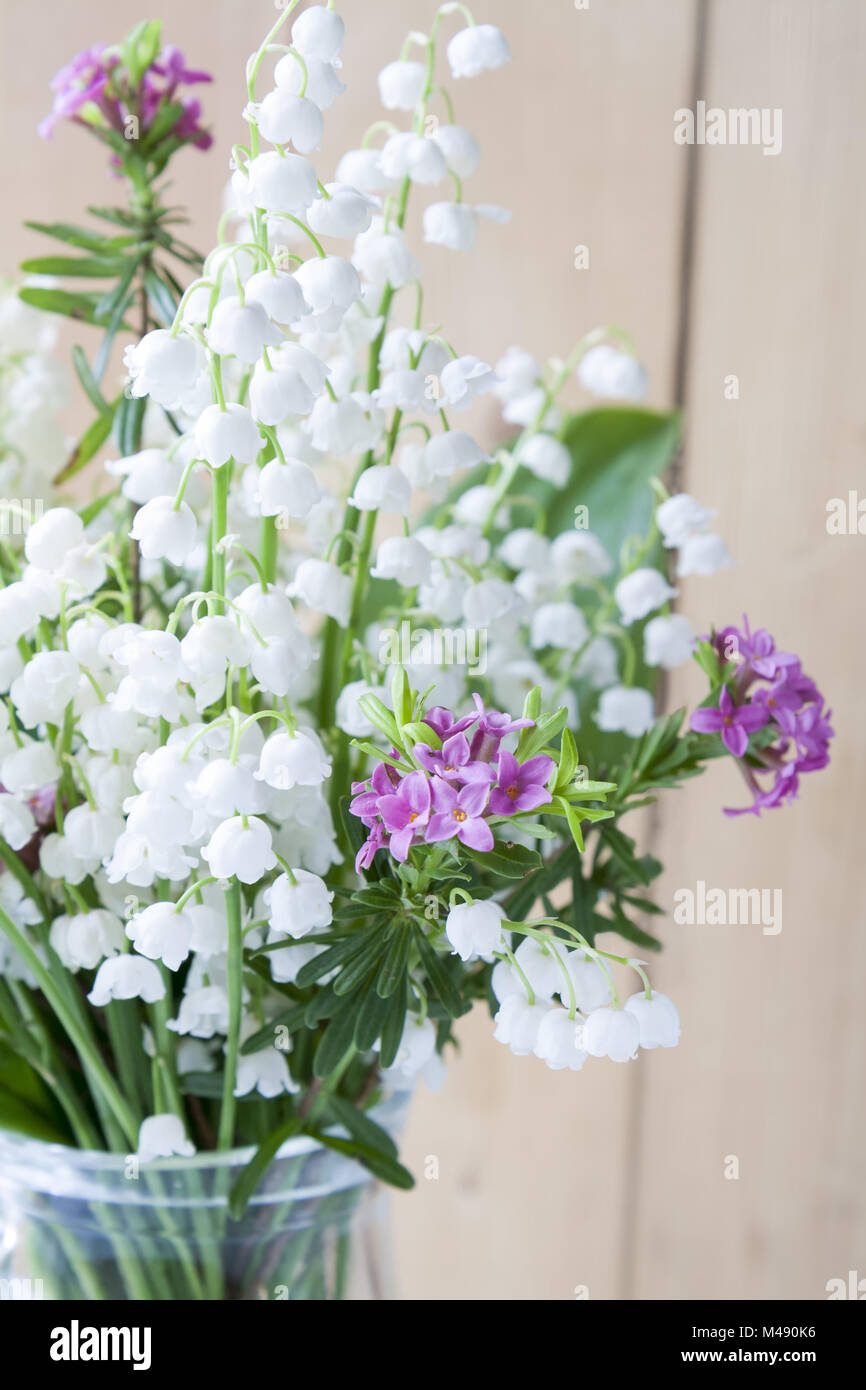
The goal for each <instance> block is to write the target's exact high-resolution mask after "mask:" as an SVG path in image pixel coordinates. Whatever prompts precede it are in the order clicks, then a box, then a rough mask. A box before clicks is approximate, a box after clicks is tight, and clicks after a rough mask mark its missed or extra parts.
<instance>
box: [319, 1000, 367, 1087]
mask: <svg viewBox="0 0 866 1390" xmlns="http://www.w3.org/2000/svg"><path fill="white" fill-rule="evenodd" d="M357 1008H358V1002H357V1000H356V999H353V998H352V997H351V996H350V997H349V998H347V999H343V1000H342V1001H341V1006H340V1010H339V1012H338V1013H334V1014H333V1015H332V1017H331V1021H330V1023H329V1024H328V1026H327V1028H326V1029H325V1031H324V1033H323V1034H322V1037H321V1039H320V1041H319V1045H318V1047H317V1048H316V1055H315V1057H314V1058H313V1075H314V1076H318V1077H319V1078H320V1079H321V1080H324V1078H325V1077H327V1076H330V1075H331V1072H332V1071H334V1070H335V1069H336V1068H337V1067H338V1066H339V1065H340V1063H341V1062H342V1060H343V1058H344V1057H345V1055H346V1053H347V1052H348V1050H349V1048H350V1047H351V1046H352V1042H353V1039H354V1034H355V1023H356V1021H357V1012H356V1011H357Z"/></svg>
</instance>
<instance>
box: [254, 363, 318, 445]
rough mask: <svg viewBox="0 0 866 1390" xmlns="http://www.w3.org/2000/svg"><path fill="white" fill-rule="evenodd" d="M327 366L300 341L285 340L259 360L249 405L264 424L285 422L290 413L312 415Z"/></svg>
mask: <svg viewBox="0 0 866 1390" xmlns="http://www.w3.org/2000/svg"><path fill="white" fill-rule="evenodd" d="M328 370H329V369H328V367H327V366H326V365H325V363H324V362H322V361H321V360H320V358H318V357H316V356H315V355H314V353H312V352H308V351H307V349H306V348H303V347H301V346H300V344H298V343H284V344H283V346H282V347H280V348H278V349H277V350H276V352H274V353H272V354H271V358H270V367H268V366H267V365H266V364H265V363H264V362H259V363H258V364H257V366H256V367H255V369H254V371H253V375H252V379H251V381H250V406H251V408H252V412H253V414H254V415H255V417H256V419H257V420H261V422H262V424H263V425H279V424H282V422H283V420H285V418H286V416H287V415H309V413H310V411H311V410H312V408H313V403H314V401H315V399H316V397H317V396H318V394H319V392H320V391H321V389H322V387H323V386H324V384H325V378H326V377H327V375H328Z"/></svg>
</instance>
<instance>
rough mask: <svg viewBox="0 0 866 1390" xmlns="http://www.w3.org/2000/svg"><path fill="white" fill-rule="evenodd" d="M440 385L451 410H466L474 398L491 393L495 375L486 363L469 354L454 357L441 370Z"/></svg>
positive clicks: (494, 383)
mask: <svg viewBox="0 0 866 1390" xmlns="http://www.w3.org/2000/svg"><path fill="white" fill-rule="evenodd" d="M440 383H441V386H442V391H443V393H444V395H445V399H446V400H447V402H448V404H449V405H450V406H451V408H452V409H453V410H467V409H468V407H469V406H470V405H471V404H472V402H473V400H474V399H475V397H476V396H480V395H482V394H483V393H484V392H485V391H492V390H493V387H494V386H495V385H496V373H495V372H494V370H493V368H492V367H491V366H490V365H489V364H488V363H487V362H482V361H481V359H480V358H479V357H473V356H472V355H471V354H470V355H467V356H465V357H455V358H454V360H453V361H451V362H449V363H448V365H447V366H445V367H443V368H442V372H441V375H440Z"/></svg>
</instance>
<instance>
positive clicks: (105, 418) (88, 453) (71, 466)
mask: <svg viewBox="0 0 866 1390" xmlns="http://www.w3.org/2000/svg"><path fill="white" fill-rule="evenodd" d="M115 408H116V406H115V407H114V408H111V407H110V408H109V409H108V410H107V411H106V412H105V414H103V415H97V417H96V419H95V420H93V421H92V423H91V424H90V425H88V427H87V429H86V430H85V431H84V434H83V435H82V436H81V438H80V439H79V441H78V443H77V444H76V446H75V448H74V449H73V451H72V454H71V455H70V457H69V458H68V459H67V461H66V463H65V464H64V466H63V468H62V469H61V470H60V472H59V473H58V474H57V477H56V478H55V479H54V482H55V483H56V484H57V485H60V484H61V483H65V482H68V481H69V479H70V478H73V477H74V476H75V474H76V473H79V472H80V471H81V469H82V468H83V467H84V465H85V464H87V463H89V462H90V460H91V459H92V458H93V456H94V454H96V453H98V452H99V450H100V449H101V448H102V446H103V444H104V443H105V441H106V439H107V438H108V436H109V435H110V434H111V426H112V424H113V423H114V416H115Z"/></svg>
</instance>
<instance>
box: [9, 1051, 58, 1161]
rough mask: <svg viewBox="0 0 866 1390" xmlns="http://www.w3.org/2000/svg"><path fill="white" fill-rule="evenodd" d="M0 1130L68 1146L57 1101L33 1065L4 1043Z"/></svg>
mask: <svg viewBox="0 0 866 1390" xmlns="http://www.w3.org/2000/svg"><path fill="white" fill-rule="evenodd" d="M0 1129H9V1130H13V1131H14V1132H15V1133H16V1134H27V1135H30V1136H31V1137H32V1138H34V1139H44V1140H46V1141H47V1142H49V1143H52V1144H68V1143H69V1133H68V1131H67V1130H65V1129H64V1128H63V1126H62V1124H61V1120H60V1116H59V1115H57V1113H56V1106H55V1102H54V1097H53V1095H52V1093H51V1091H50V1090H49V1089H48V1087H47V1086H46V1085H45V1082H44V1081H43V1080H42V1078H41V1076H40V1075H39V1074H38V1072H36V1071H35V1070H34V1069H33V1067H32V1066H31V1065H30V1063H29V1062H27V1061H25V1059H24V1058H23V1057H20V1056H19V1055H18V1053H17V1052H15V1051H14V1050H13V1048H11V1047H10V1046H9V1045H8V1044H7V1043H6V1042H4V1041H3V1040H2V1039H0Z"/></svg>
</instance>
